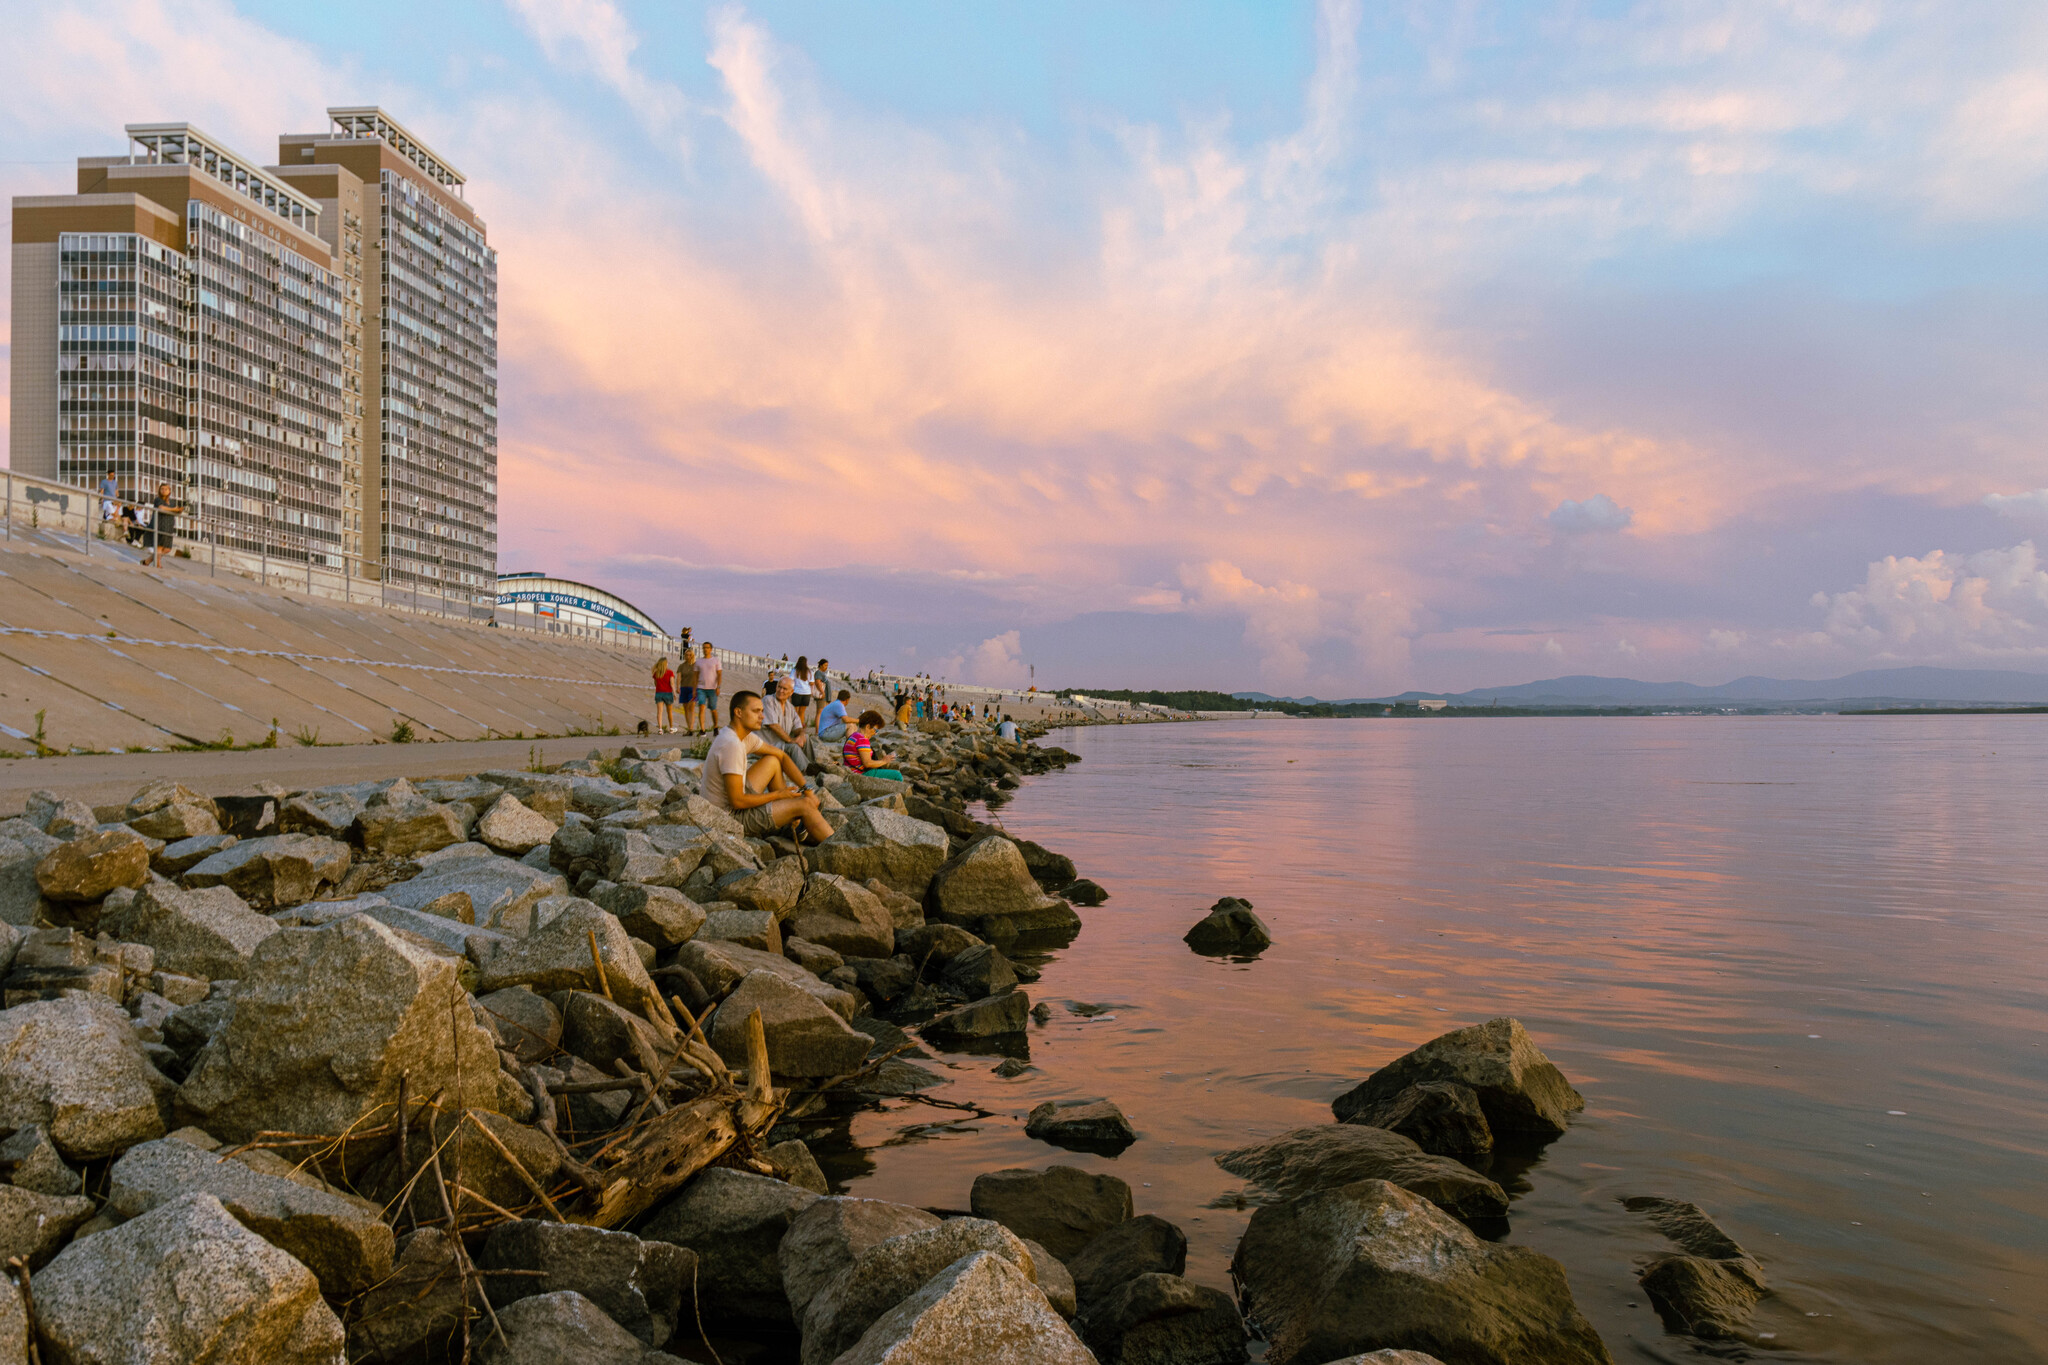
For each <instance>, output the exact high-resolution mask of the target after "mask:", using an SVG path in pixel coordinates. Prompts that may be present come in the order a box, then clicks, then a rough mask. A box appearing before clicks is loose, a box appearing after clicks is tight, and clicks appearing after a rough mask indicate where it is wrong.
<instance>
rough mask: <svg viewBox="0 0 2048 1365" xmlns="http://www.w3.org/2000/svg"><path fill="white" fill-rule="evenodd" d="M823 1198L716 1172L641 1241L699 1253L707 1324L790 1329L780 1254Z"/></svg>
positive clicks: (762, 1179) (655, 1217)
mask: <svg viewBox="0 0 2048 1365" xmlns="http://www.w3.org/2000/svg"><path fill="white" fill-rule="evenodd" d="M818 1199H819V1196H818V1195H815V1194H813V1193H811V1192H810V1191H809V1190H803V1189H798V1188H797V1187H796V1186H794V1185H790V1184H786V1183H784V1182H783V1181H780V1180H771V1179H769V1178H768V1177H767V1176H765V1175H754V1174H752V1173H750V1172H747V1171H734V1170H728V1169H726V1168H725V1167H722V1166H714V1167H712V1168H711V1169H710V1170H707V1171H704V1172H702V1173H701V1174H699V1175H698V1176H697V1178H696V1179H694V1180H692V1181H691V1182H690V1183H689V1184H688V1185H687V1186H685V1187H684V1189H683V1192H682V1193H681V1194H679V1195H677V1196H676V1197H675V1198H673V1199H671V1200H669V1201H668V1203H666V1204H664V1205H662V1206H661V1207H660V1208H658V1209H656V1210H655V1211H654V1213H653V1214H652V1215H651V1216H650V1217H649V1218H648V1219H647V1221H646V1223H645V1224H644V1225H642V1227H641V1228H640V1235H641V1236H642V1237H646V1238H649V1239H652V1240H655V1241H662V1242H671V1243H674V1244H675V1245H676V1246H679V1247H688V1248H689V1249H690V1250H691V1251H694V1252H696V1253H697V1301H698V1303H699V1304H701V1305H702V1307H703V1311H704V1320H705V1322H706V1323H707V1324H716V1325H724V1326H734V1327H746V1326H767V1327H781V1328H785V1329H786V1328H789V1327H793V1326H794V1325H795V1320H794V1319H793V1318H792V1317H791V1315H790V1310H789V1297H788V1295H787V1294H785V1293H784V1292H783V1288H782V1263H781V1261H780V1259H779V1257H778V1255H777V1252H778V1249H779V1248H780V1247H781V1245H782V1239H783V1236H784V1235H785V1234H786V1233H787V1232H788V1231H789V1229H790V1224H791V1222H792V1221H793V1220H794V1219H795V1218H796V1217H797V1215H798V1214H800V1213H802V1212H803V1211H804V1210H805V1209H807V1208H809V1207H810V1206H811V1205H812V1204H815V1203H816V1202H817V1201H818Z"/></svg>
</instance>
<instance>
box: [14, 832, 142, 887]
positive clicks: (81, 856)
mask: <svg viewBox="0 0 2048 1365" xmlns="http://www.w3.org/2000/svg"><path fill="white" fill-rule="evenodd" d="M149 850H150V846H149V841H148V840H147V839H144V838H143V837H142V836H141V835H139V834H136V833H134V832H132V831H130V830H125V829H103V830H96V831H94V832H93V833H90V834H83V835H80V836H79V837H78V838H76V839H73V840H71V841H70V842H69V843H64V844H59V845H58V846H57V847H55V848H53V849H51V850H50V851H49V853H48V854H47V855H45V856H44V858H43V859H42V861H40V862H38V863H37V864H36V886H37V888H38V889H40V890H41V891H42V893H43V894H44V895H45V896H48V897H49V898H50V899H51V900H53V901H69V902H81V901H96V900H99V899H101V898H103V897H104V896H105V895H106V894H107V893H108V892H109V891H112V890H114V889H115V888H116V887H122V886H131V887H132V886H141V885H142V884H143V883H144V882H146V881H148V880H149Z"/></svg>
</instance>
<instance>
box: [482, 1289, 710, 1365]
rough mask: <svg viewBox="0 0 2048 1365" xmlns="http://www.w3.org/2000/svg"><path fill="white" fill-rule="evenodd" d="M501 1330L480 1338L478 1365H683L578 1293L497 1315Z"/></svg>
mask: <svg viewBox="0 0 2048 1365" xmlns="http://www.w3.org/2000/svg"><path fill="white" fill-rule="evenodd" d="M497 1326H498V1330H497V1331H495V1332H491V1331H486V1332H483V1333H481V1334H480V1335H481V1336H482V1338H483V1341H482V1344H481V1345H480V1346H478V1348H477V1353H476V1360H477V1365H561V1362H563V1361H567V1360H573V1361H576V1362H578V1365H682V1362H681V1361H680V1360H678V1359H677V1358H676V1357H675V1356H672V1355H670V1354H668V1353H667V1352H666V1351H651V1350H649V1349H647V1347H646V1345H644V1344H643V1343H642V1342H641V1341H640V1339H639V1338H638V1337H636V1336H634V1335H633V1334H632V1333H631V1332H628V1331H627V1330H626V1329H625V1328H623V1327H621V1326H619V1324H617V1323H616V1322H613V1321H612V1320H611V1319H610V1318H609V1317H607V1316H606V1315H605V1312H604V1310H603V1309H602V1308H599V1307H598V1306H597V1305H596V1304H594V1303H592V1302H591V1301H590V1300H589V1299H587V1298H585V1297H583V1295H581V1294H579V1293H577V1292H576V1291H575V1290H573V1289H557V1290H555V1291H554V1292H552V1293H548V1294H536V1295H534V1296H533V1297H532V1298H530V1299H521V1300H519V1302H517V1303H515V1304H512V1305H511V1306H509V1307H507V1308H502V1309H500V1310H498V1313H497Z"/></svg>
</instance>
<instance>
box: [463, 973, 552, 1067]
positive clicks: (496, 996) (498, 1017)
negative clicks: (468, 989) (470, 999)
mask: <svg viewBox="0 0 2048 1365" xmlns="http://www.w3.org/2000/svg"><path fill="white" fill-rule="evenodd" d="M476 1003H477V1004H478V1005H479V1006H481V1007H482V1009H483V1010H484V1012H485V1013H486V1014H488V1015H490V1017H491V1027H492V1028H493V1029H495V1030H497V1033H498V1037H499V1039H500V1040H501V1041H502V1042H503V1043H504V1044H505V1046H506V1047H507V1048H509V1049H511V1051H512V1053H513V1055H514V1056H516V1057H518V1058H519V1060H520V1061H522V1062H526V1063H529V1064H531V1063H533V1062H538V1061H540V1060H542V1059H543V1058H545V1057H546V1056H547V1055H548V1054H549V1053H551V1052H553V1051H554V1050H555V1049H556V1048H557V1047H559V1046H560V1045H561V1042H562V1012H561V1011H560V1010H558V1009H556V1008H555V1006H554V1004H553V1002H551V1001H550V1000H549V999H548V998H547V997H546V996H544V995H541V994H538V993H537V992H535V991H534V990H533V989H532V988H531V987H529V986H508V987H506V988H505V989H504V990H500V991H490V992H487V993H485V994H483V995H480V996H478V997H477V1002H476Z"/></svg>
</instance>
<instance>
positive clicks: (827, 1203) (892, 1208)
mask: <svg viewBox="0 0 2048 1365" xmlns="http://www.w3.org/2000/svg"><path fill="white" fill-rule="evenodd" d="M938 1225H939V1219H938V1218H937V1217H936V1216H934V1215H932V1214H929V1213H926V1212H925V1211H924V1210H923V1209H918V1208H912V1207H911V1206H910V1205H908V1204H892V1203H889V1202H888V1201H887V1200H883V1199H850V1198H844V1197H835V1198H827V1199H820V1200H818V1201H817V1202H815V1203H813V1204H811V1205H810V1206H809V1207H808V1208H806V1209H804V1210H803V1212H801V1213H799V1214H797V1216H796V1217H795V1218H794V1219H792V1220H791V1221H790V1224H789V1231H788V1232H787V1233H785V1234H784V1235H783V1238H782V1243H781V1245H780V1247H779V1248H778V1249H777V1256H778V1259H779V1261H780V1262H781V1266H782V1288H783V1292H784V1293H785V1294H786V1295H787V1296H788V1299H789V1305H790V1309H791V1311H792V1312H793V1313H794V1314H795V1316H796V1319H797V1320H798V1321H799V1322H801V1321H802V1320H803V1316H804V1311H805V1310H806V1309H807V1308H809V1307H810V1303H811V1299H812V1298H813V1297H814V1296H815V1295H816V1294H817V1292H818V1291H819V1290H820V1289H822V1288H824V1287H825V1285H826V1284H828V1283H830V1282H831V1281H832V1280H833V1279H834V1278H835V1277H836V1276H838V1275H839V1273H840V1272H841V1271H843V1270H846V1269H847V1268H848V1267H850V1266H851V1265H852V1264H853V1263H854V1262H855V1261H856V1260H858V1259H860V1255H861V1253H862V1252H864V1251H866V1250H867V1249H868V1248H869V1247H872V1246H875V1245H876V1244H878V1243H881V1242H886V1241H887V1240H889V1239H890V1238H891V1237H900V1236H902V1235H903V1234H904V1233H906V1232H922V1231H924V1230H925V1229H927V1228H935V1227H937V1226H938Z"/></svg>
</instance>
